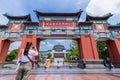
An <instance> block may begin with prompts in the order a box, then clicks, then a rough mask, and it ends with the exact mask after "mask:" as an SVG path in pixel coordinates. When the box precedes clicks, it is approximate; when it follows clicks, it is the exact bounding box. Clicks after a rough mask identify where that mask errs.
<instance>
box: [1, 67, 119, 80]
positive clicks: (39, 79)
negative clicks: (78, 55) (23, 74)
mask: <svg viewBox="0 0 120 80" xmlns="http://www.w3.org/2000/svg"><path fill="white" fill-rule="evenodd" d="M13 67H14V68H10V67H6V68H0V80H15V76H16V72H15V66H13ZM29 80H120V68H113V69H112V70H111V71H108V70H107V69H80V68H78V67H77V66H73V67H72V68H69V66H67V65H65V66H62V67H60V69H57V67H56V66H51V67H50V68H49V70H48V71H46V70H45V68H44V66H43V65H42V66H41V67H40V68H35V69H32V71H31V75H30V77H29Z"/></svg>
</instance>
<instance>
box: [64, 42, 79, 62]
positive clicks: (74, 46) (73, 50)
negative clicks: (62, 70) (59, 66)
mask: <svg viewBox="0 0 120 80" xmlns="http://www.w3.org/2000/svg"><path fill="white" fill-rule="evenodd" d="M70 48H71V49H70V52H69V53H67V54H66V59H65V60H66V61H67V60H71V58H72V57H73V56H74V57H76V58H79V55H78V46H77V42H76V41H74V40H73V41H72V44H71V45H70Z"/></svg>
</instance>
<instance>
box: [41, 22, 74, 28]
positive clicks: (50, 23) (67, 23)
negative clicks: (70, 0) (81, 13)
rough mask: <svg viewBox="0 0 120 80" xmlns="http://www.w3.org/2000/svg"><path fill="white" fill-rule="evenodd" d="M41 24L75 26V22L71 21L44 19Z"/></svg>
mask: <svg viewBox="0 0 120 80" xmlns="http://www.w3.org/2000/svg"><path fill="white" fill-rule="evenodd" d="M41 26H70V27H72V26H76V22H72V21H68V22H67V21H45V22H42V23H41Z"/></svg>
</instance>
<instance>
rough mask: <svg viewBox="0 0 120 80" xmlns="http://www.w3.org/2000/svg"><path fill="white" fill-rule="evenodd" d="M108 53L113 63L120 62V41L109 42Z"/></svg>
mask: <svg viewBox="0 0 120 80" xmlns="http://www.w3.org/2000/svg"><path fill="white" fill-rule="evenodd" d="M106 43H107V46H108V51H109V54H110V58H111V60H112V61H115V62H117V61H120V39H119V38H115V39H114V40H108V41H107V42H106Z"/></svg>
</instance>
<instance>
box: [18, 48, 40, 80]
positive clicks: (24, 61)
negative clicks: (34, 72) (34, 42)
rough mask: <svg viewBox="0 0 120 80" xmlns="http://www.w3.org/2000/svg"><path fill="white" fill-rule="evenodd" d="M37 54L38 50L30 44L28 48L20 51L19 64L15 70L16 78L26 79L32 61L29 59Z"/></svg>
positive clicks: (19, 79)
mask: <svg viewBox="0 0 120 80" xmlns="http://www.w3.org/2000/svg"><path fill="white" fill-rule="evenodd" d="M37 55H38V51H37V49H36V47H34V46H31V47H30V49H26V48H25V49H23V50H22V51H21V56H20V66H19V68H18V70H17V75H16V80H28V77H29V75H30V71H31V69H32V63H31V61H30V59H31V60H32V57H33V56H37ZM28 57H29V58H30V59H29V58H28Z"/></svg>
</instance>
